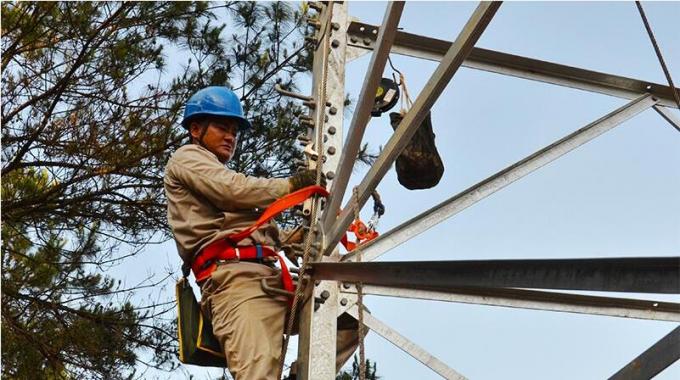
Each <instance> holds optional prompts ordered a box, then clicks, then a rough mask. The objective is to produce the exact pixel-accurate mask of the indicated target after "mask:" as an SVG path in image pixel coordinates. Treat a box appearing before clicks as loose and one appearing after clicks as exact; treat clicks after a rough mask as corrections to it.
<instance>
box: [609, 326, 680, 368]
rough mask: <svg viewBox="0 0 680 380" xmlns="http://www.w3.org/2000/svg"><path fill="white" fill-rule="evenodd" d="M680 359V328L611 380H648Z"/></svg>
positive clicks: (634, 360) (642, 354)
mask: <svg viewBox="0 0 680 380" xmlns="http://www.w3.org/2000/svg"><path fill="white" fill-rule="evenodd" d="M678 359H680V326H679V327H676V328H675V329H673V331H671V332H670V333H668V335H666V336H664V337H663V338H661V340H659V341H658V342H656V343H655V344H654V345H653V346H652V347H650V348H648V349H647V350H646V351H645V352H643V353H641V354H640V355H639V356H638V357H636V358H635V359H633V361H631V362H630V363H628V364H627V365H626V366H625V367H623V368H621V369H620V370H619V371H618V372H617V373H615V374H614V375H613V376H612V377H610V378H609V380H648V379H651V378H652V377H654V376H656V375H658V374H659V373H661V372H662V371H663V370H664V369H666V368H667V367H668V366H670V365H671V364H673V363H675V362H676V361H678Z"/></svg>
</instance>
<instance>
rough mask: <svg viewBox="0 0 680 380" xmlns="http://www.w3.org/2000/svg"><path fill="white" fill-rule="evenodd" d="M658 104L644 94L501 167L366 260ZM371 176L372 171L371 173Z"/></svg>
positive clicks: (365, 250) (378, 245)
mask: <svg viewBox="0 0 680 380" xmlns="http://www.w3.org/2000/svg"><path fill="white" fill-rule="evenodd" d="M656 103H657V100H656V99H655V98H654V97H653V96H652V95H649V94H647V95H642V96H640V97H638V98H637V99H635V100H633V101H631V102H630V103H628V104H626V105H624V106H623V107H621V108H619V109H617V110H615V111H613V112H611V113H609V114H608V115H605V116H604V117H602V118H600V119H598V120H596V121H594V122H592V123H590V124H588V125H586V126H585V127H583V128H581V129H579V130H577V131H575V132H573V133H571V134H570V135H568V136H566V137H563V138H562V139H560V140H557V141H556V142H554V143H552V144H550V145H548V146H547V147H545V148H543V149H541V150H539V151H537V152H536V153H534V154H532V155H530V156H528V157H526V158H524V159H523V160H521V161H518V162H516V163H515V164H513V165H511V166H509V167H507V168H505V169H503V170H501V171H500V172H498V173H496V174H494V175H492V176H491V177H488V178H487V179H485V180H483V181H481V182H479V183H477V184H475V185H473V186H471V187H469V188H468V189H466V190H463V191H462V192H460V193H458V194H456V195H454V196H453V197H451V198H449V199H448V200H446V201H444V202H442V203H440V204H438V205H436V206H434V207H432V208H430V209H429V210H427V211H425V212H424V213H422V214H420V215H418V216H416V217H414V218H411V219H410V220H408V221H406V222H404V223H402V224H401V225H399V226H397V227H395V228H393V229H392V230H390V231H387V232H386V233H384V234H382V235H380V236H379V237H378V238H376V239H375V240H372V241H370V242H368V243H366V244H365V245H363V246H362V247H361V252H362V261H371V260H375V259H376V258H377V257H379V256H380V255H382V254H383V253H385V252H387V251H388V250H390V249H393V248H394V247H396V246H398V245H399V244H401V243H403V242H405V241H407V240H409V239H411V238H413V237H415V236H417V235H419V234H421V233H422V232H424V231H426V230H428V229H430V228H432V227H434V226H435V225H437V224H439V223H441V222H443V221H444V220H446V219H448V218H450V217H451V216H453V215H455V214H457V213H459V212H461V211H463V210H465V209H466V208H468V207H470V206H472V205H473V204H475V203H477V202H479V201H480V200H482V199H484V198H486V197H487V196H489V195H491V194H493V193H495V192H496V191H498V190H500V189H502V188H504V187H505V186H507V185H509V184H511V183H513V182H515V181H516V180H518V179H520V178H522V177H524V176H526V175H527V174H529V173H531V172H533V171H534V170H536V169H538V168H540V167H542V166H544V165H546V164H548V163H550V162H552V161H554V160H555V159H557V158H559V157H561V156H562V155H564V154H566V153H568V152H570V151H572V150H574V149H576V148H578V147H579V146H581V145H583V144H585V143H587V142H588V141H590V140H592V139H594V138H595V137H597V136H599V135H601V134H603V133H604V132H607V131H609V130H610V129H612V128H614V127H616V126H617V125H619V124H621V123H623V122H624V121H626V120H628V119H630V118H631V117H633V116H635V115H637V114H638V113H640V112H642V111H644V110H646V109H647V108H649V107H651V106H653V105H654V104H656ZM369 175H371V172H369ZM355 259H356V255H355V254H353V253H350V254H348V255H345V256H344V257H343V259H342V261H353V260H355Z"/></svg>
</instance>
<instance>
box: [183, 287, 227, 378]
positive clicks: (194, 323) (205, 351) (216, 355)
mask: <svg viewBox="0 0 680 380" xmlns="http://www.w3.org/2000/svg"><path fill="white" fill-rule="evenodd" d="M175 296H176V297H177V334H178V336H179V361H180V362H182V363H184V364H193V365H200V366H206V367H222V368H225V367H227V359H226V358H225V357H224V353H223V352H222V349H221V347H220V344H219V342H218V341H217V338H215V336H214V335H213V332H212V324H211V323H210V319H208V318H204V317H203V313H202V312H201V307H200V305H199V303H198V302H197V301H196V296H194V291H193V289H192V288H191V285H190V284H189V280H188V279H187V278H186V277H182V278H180V279H179V281H177V285H175Z"/></svg>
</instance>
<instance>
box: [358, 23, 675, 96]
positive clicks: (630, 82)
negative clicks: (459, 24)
mask: <svg viewBox="0 0 680 380" xmlns="http://www.w3.org/2000/svg"><path fill="white" fill-rule="evenodd" d="M378 30H379V27H377V26H375V25H370V24H365V23H361V22H356V21H355V22H352V23H351V24H350V27H349V30H348V33H349V36H350V43H349V46H350V47H351V48H352V49H366V50H370V49H372V48H373V45H374V40H375V35H374V34H373V32H374V31H378ZM450 46H451V42H449V41H444V40H439V39H436V38H430V37H424V36H419V35H416V34H411V33H406V32H398V33H397V36H396V38H395V41H394V46H393V48H392V52H394V53H397V54H402V55H407V56H411V57H417V58H423V59H428V60H432V61H440V60H441V59H442V57H443V56H444V53H446V51H447V50H448V49H449V47H450ZM463 66H464V67H468V68H472V69H478V70H484V71H489V72H492V73H496V74H502V75H509V76H514V77H517V78H523V79H529V80H535V81H539V82H544V83H550V84H555V85H559V86H566V87H571V88H575V89H579V90H584V91H591V92H597V93H601V94H606V95H611V96H616V97H620V98H624V99H634V98H636V97H637V96H639V94H641V93H645V92H649V93H651V94H652V95H654V96H656V97H657V98H659V104H660V105H663V106H666V107H672V108H677V105H676V104H675V100H674V98H673V92H672V89H671V88H670V87H669V86H667V85H662V84H658V83H653V82H648V81H643V80H638V79H633V78H627V77H623V76H619V75H612V74H607V73H601V72H597V71H592V70H586V69H581V68H578V67H572V66H567V65H561V64H557V63H552V62H547V61H541V60H538V59H533V58H527V57H522V56H519V55H513V54H508V53H502V52H499V51H494V50H488V49H482V48H473V49H472V51H471V52H470V55H468V57H467V58H466V59H465V61H464V62H463ZM675 91H678V92H680V89H678V88H675Z"/></svg>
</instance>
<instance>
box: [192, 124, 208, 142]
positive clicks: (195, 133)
mask: <svg viewBox="0 0 680 380" xmlns="http://www.w3.org/2000/svg"><path fill="white" fill-rule="evenodd" d="M203 128H205V126H203V125H201V123H196V122H192V123H191V124H190V125H189V134H191V139H192V140H200V139H201V134H203Z"/></svg>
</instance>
